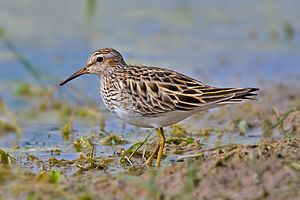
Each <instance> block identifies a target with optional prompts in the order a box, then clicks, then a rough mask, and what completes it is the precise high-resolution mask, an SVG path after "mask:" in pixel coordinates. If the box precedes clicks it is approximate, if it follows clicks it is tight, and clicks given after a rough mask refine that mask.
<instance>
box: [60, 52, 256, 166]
mask: <svg viewBox="0 0 300 200" xmlns="http://www.w3.org/2000/svg"><path fill="white" fill-rule="evenodd" d="M83 74H96V75H98V76H99V78H100V80H101V81H100V85H101V86H100V88H101V90H100V93H101V96H102V99H103V101H104V103H105V105H106V107H107V108H108V109H109V110H110V111H111V112H113V113H114V114H115V115H116V116H117V117H119V118H120V119H122V120H124V121H125V122H126V123H128V124H132V125H135V126H139V127H146V128H154V129H156V133H157V135H158V136H159V140H160V142H159V144H158V147H157V148H156V149H157V150H156V151H154V152H153V153H152V155H151V156H150V157H149V158H148V160H147V161H146V163H147V164H151V162H152V160H153V159H154V157H155V155H156V154H157V159H156V166H160V161H161V158H162V155H163V149H164V146H165V136H164V132H163V127H166V126H169V125H172V124H175V123H177V122H179V121H181V120H183V119H185V118H187V117H189V116H190V115H192V114H194V113H197V112H200V111H205V110H208V109H211V108H215V107H219V106H222V105H225V104H231V103H241V102H244V101H245V100H249V99H252V98H251V97H252V96H253V95H256V94H255V93H253V92H255V91H257V90H258V89H257V88H217V87H212V86H208V85H205V84H203V83H201V82H199V81H197V80H195V79H192V78H190V77H188V76H185V75H183V74H180V73H178V72H175V71H172V70H169V69H165V68H160V67H147V66H142V65H128V64H126V63H125V61H124V59H123V57H122V55H121V54H120V53H119V52H118V51H116V50H115V49H112V48H104V49H100V50H97V51H95V52H93V53H92V54H91V55H90V57H89V59H88V61H87V63H86V65H85V67H83V68H82V69H80V70H79V71H77V72H75V73H74V74H72V75H71V76H70V77H69V78H67V79H66V80H65V81H63V82H62V83H61V84H60V85H61V86H62V85H64V84H65V83H67V82H69V81H71V80H72V79H74V78H76V77H78V76H81V75H83Z"/></svg>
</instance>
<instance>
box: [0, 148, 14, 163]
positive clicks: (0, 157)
mask: <svg viewBox="0 0 300 200" xmlns="http://www.w3.org/2000/svg"><path fill="white" fill-rule="evenodd" d="M12 162H13V158H12V157H11V156H10V155H9V154H8V153H7V152H5V151H4V150H2V149H0V164H9V163H12Z"/></svg>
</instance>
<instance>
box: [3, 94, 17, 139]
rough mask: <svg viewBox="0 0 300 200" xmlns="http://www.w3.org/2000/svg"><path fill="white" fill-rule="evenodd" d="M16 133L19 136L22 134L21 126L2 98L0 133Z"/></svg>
mask: <svg viewBox="0 0 300 200" xmlns="http://www.w3.org/2000/svg"><path fill="white" fill-rule="evenodd" d="M8 132H14V133H17V135H19V134H20V133H21V132H22V128H21V125H20V124H19V123H18V122H17V119H16V117H15V116H14V114H13V113H12V112H11V111H10V110H9V108H8V107H7V106H6V104H5V103H4V101H3V100H2V99H1V98H0V133H8Z"/></svg>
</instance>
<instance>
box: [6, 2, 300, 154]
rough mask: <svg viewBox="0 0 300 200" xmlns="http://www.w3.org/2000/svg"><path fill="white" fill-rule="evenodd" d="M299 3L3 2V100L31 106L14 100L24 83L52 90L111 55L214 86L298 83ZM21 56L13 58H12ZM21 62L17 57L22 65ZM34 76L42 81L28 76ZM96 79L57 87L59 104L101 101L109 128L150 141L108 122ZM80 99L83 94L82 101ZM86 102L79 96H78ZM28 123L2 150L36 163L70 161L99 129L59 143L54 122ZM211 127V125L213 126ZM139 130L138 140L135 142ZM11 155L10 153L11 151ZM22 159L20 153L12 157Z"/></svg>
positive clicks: (241, 139) (78, 131)
mask: <svg viewBox="0 0 300 200" xmlns="http://www.w3.org/2000/svg"><path fill="white" fill-rule="evenodd" d="M299 6H300V2H299V1H292V0H289V1H284V2H283V1H264V2H261V1H259V0H254V1H251V2H250V1H249V2H247V3H245V2H241V1H223V0H219V1H215V2H203V1H193V0H191V1H184V2H182V1H172V2H171V1H167V2H161V1H145V2H140V1H126V2H125V1H120V2H118V3H115V2H113V1H101V2H100V1H88V0H87V1H80V0H75V1H72V2H71V1H51V2H50V1H43V2H38V3H37V2H36V1H33V0H25V1H17V0H11V1H0V28H1V29H2V31H1V32H3V34H2V36H1V38H0V39H1V40H0V67H1V73H0V84H1V85H0V94H1V98H2V99H3V100H4V102H5V103H6V104H7V105H8V106H9V107H10V108H11V109H12V110H13V111H14V112H20V110H21V111H23V110H30V106H31V105H30V104H28V102H26V101H25V102H24V101H23V100H20V99H19V97H17V96H16V95H15V93H14V88H15V86H16V84H18V83H20V82H30V83H32V84H39V85H41V84H44V85H54V86H58V83H59V82H60V81H61V80H63V79H64V78H66V77H67V76H69V75H70V74H71V73H73V72H74V71H76V70H77V69H79V68H80V67H81V66H83V65H84V63H85V61H86V59H87V57H88V55H89V53H90V52H92V51H94V50H95V49H98V48H102V47H114V48H116V49H118V50H120V51H121V53H122V54H123V56H124V58H125V60H126V61H127V62H128V63H132V64H146V65H157V66H165V67H168V68H170V69H173V70H177V71H179V72H182V73H185V74H187V75H190V76H192V77H194V78H196V79H198V80H201V81H202V82H205V83H208V84H211V85H216V86H224V87H227V86H239V87H242V86H245V87H246V86H251V87H261V86H262V85H268V86H271V85H275V84H278V83H285V84H299V83H300V67H299V64H300V56H299V55H300V54H299V53H300V45H299V44H300V34H299V29H300V22H299V18H300V13H299V12H298V8H299ZM17 54H18V55H19V57H18V55H17ZM20 57H21V58H20ZM23 59H25V60H26V61H27V62H28V63H29V66H31V67H33V68H35V69H37V73H38V77H39V80H37V79H36V78H34V77H33V76H32V73H31V72H30V71H29V70H28V69H27V68H26V67H25V65H26V64H24V60H23ZM98 82H99V81H98V80H97V78H96V77H94V76H85V77H80V78H78V79H76V80H74V81H73V82H72V83H69V84H68V85H66V86H64V87H62V88H58V89H57V92H56V97H57V98H63V99H64V100H66V101H70V102H74V96H75V97H76V102H78V101H79V102H80V103H79V105H84V103H85V102H86V101H87V100H88V101H92V102H98V103H99V105H100V107H101V109H102V110H104V113H105V117H106V126H105V129H106V130H107V131H108V132H112V133H114V134H117V135H121V136H123V137H124V138H126V139H127V140H129V141H130V142H131V143H130V144H128V145H127V146H124V147H125V148H127V147H128V146H130V145H131V144H132V143H133V142H134V141H136V140H143V139H144V138H145V137H146V134H145V133H144V129H136V128H135V127H133V126H130V125H126V126H125V128H124V126H123V123H122V122H121V121H120V120H118V119H116V118H114V117H113V116H111V115H110V114H109V113H106V111H105V108H104V107H103V104H102V102H101V100H100V96H99V93H98V91H99V89H98V88H99V86H98ZM78 91H80V94H79V95H78V93H79V92H78ZM82 94H83V95H82ZM43 119H44V120H28V121H27V120H26V118H24V117H22V118H21V123H22V127H23V132H22V134H21V136H20V138H19V140H17V141H16V140H15V134H6V135H1V136H0V137H1V140H0V146H1V147H5V148H7V149H10V148H11V147H14V146H16V145H17V146H19V147H20V148H21V149H22V152H31V153H32V154H36V155H38V157H39V158H40V159H47V158H49V157H51V156H52V155H51V153H49V149H62V150H63V152H62V153H61V154H60V155H59V156H58V157H59V158H64V159H73V158H74V157H77V156H78V153H77V152H75V150H74V149H73V148H71V146H72V143H73V142H74V140H76V139H78V138H80V137H81V136H82V135H88V134H89V133H90V132H91V130H96V131H99V128H98V126H94V127H89V126H87V125H86V124H80V123H79V124H77V123H76V124H75V134H74V138H72V139H71V140H70V141H64V140H63V137H62V136H61V134H60V128H61V122H60V121H59V119H51V117H49V119H47V118H46V117H44V118H43ZM212 125H213V124H212ZM136 131H138V132H140V134H136ZM259 140H260V135H258V136H257V133H256V132H254V133H249V134H248V135H246V136H234V137H231V136H224V137H222V138H221V139H218V138H216V137H210V138H209V139H208V140H204V142H205V143H206V144H208V145H212V144H215V143H255V142H257V141H259ZM121 147H123V146H117V147H104V146H101V145H97V153H98V154H100V155H112V154H113V153H114V152H115V151H118V150H119V149H120V148H121ZM9 151H11V152H13V150H12V149H10V150H9ZM16 152H17V154H18V151H16Z"/></svg>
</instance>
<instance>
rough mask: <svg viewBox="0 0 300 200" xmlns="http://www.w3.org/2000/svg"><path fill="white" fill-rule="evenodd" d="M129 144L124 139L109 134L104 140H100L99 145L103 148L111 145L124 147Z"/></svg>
mask: <svg viewBox="0 0 300 200" xmlns="http://www.w3.org/2000/svg"><path fill="white" fill-rule="evenodd" d="M128 143H129V142H128V141H127V140H126V139H124V138H123V137H120V136H117V135H113V134H109V135H108V136H106V137H105V138H103V139H101V141H100V144H102V145H105V146H112V145H124V144H128Z"/></svg>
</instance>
